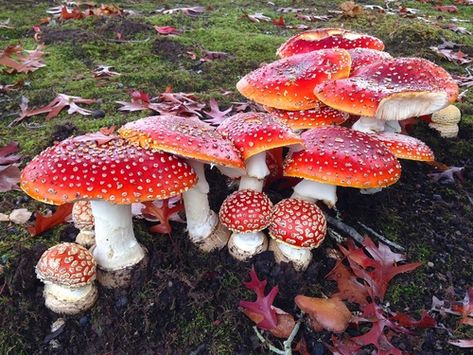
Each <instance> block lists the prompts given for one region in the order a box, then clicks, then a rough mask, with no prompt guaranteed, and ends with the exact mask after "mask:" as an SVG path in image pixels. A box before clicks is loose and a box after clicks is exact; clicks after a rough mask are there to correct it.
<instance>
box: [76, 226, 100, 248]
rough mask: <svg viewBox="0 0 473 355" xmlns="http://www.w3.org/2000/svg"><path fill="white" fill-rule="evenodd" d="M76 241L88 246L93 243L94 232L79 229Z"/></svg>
mask: <svg viewBox="0 0 473 355" xmlns="http://www.w3.org/2000/svg"><path fill="white" fill-rule="evenodd" d="M76 243H77V244H80V245H82V246H83V247H86V248H90V247H91V246H92V245H94V244H95V232H94V231H87V230H81V231H80V232H79V234H77V237H76Z"/></svg>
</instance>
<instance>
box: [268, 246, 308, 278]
mask: <svg viewBox="0 0 473 355" xmlns="http://www.w3.org/2000/svg"><path fill="white" fill-rule="evenodd" d="M269 243H270V246H269V249H270V250H272V251H273V252H274V258H275V260H276V261H277V262H278V263H281V262H285V263H289V262H292V263H293V265H294V268H295V269H296V270H297V271H303V270H305V269H307V267H308V266H309V264H310V262H311V260H312V253H311V251H310V249H300V248H293V247H291V246H290V245H287V244H284V243H279V242H277V241H275V240H274V239H272V240H271V241H270V242H269Z"/></svg>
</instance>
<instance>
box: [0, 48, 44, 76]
mask: <svg viewBox="0 0 473 355" xmlns="http://www.w3.org/2000/svg"><path fill="white" fill-rule="evenodd" d="M43 49H44V45H42V44H40V45H38V46H37V47H36V49H35V50H33V51H28V50H24V49H23V46H21V45H16V46H9V47H7V48H5V49H4V50H3V51H1V52H0V65H4V66H7V67H9V68H10V69H9V70H7V73H15V72H16V73H29V72H34V71H36V70H38V69H39V68H42V67H44V66H46V64H44V62H43V55H44V52H43Z"/></svg>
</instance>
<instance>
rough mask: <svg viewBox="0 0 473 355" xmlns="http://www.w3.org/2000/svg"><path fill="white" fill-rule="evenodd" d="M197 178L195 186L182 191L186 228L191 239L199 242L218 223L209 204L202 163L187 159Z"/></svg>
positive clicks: (196, 242)
mask: <svg viewBox="0 0 473 355" xmlns="http://www.w3.org/2000/svg"><path fill="white" fill-rule="evenodd" d="M188 163H189V165H190V166H192V168H193V169H194V171H195V172H196V174H197V176H198V178H199V180H198V182H197V184H196V185H195V186H193V187H192V188H190V189H189V190H187V191H185V192H183V193H182V199H183V200H184V209H185V211H186V221H187V230H188V233H189V237H190V239H191V241H192V242H193V243H195V244H199V243H201V242H202V241H203V240H204V239H205V238H207V237H208V236H210V235H211V234H212V231H213V230H214V229H215V226H216V225H217V223H218V217H217V215H216V214H215V212H213V211H212V210H211V209H210V206H209V199H208V193H209V184H208V183H207V179H206V178H205V170H204V164H203V163H201V162H199V161H197V160H191V159H189V160H188Z"/></svg>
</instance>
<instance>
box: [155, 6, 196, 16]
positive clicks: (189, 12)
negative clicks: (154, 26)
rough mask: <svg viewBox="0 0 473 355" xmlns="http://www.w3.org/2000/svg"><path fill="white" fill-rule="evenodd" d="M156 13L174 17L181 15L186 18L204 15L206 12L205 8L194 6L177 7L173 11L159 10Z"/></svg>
mask: <svg viewBox="0 0 473 355" xmlns="http://www.w3.org/2000/svg"><path fill="white" fill-rule="evenodd" d="M155 12H158V13H163V14H165V15H172V14H177V13H181V14H183V15H186V16H190V17H196V16H199V15H202V14H203V13H204V12H205V7H203V6H192V7H175V8H173V9H167V10H166V9H158V10H156V11H155Z"/></svg>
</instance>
